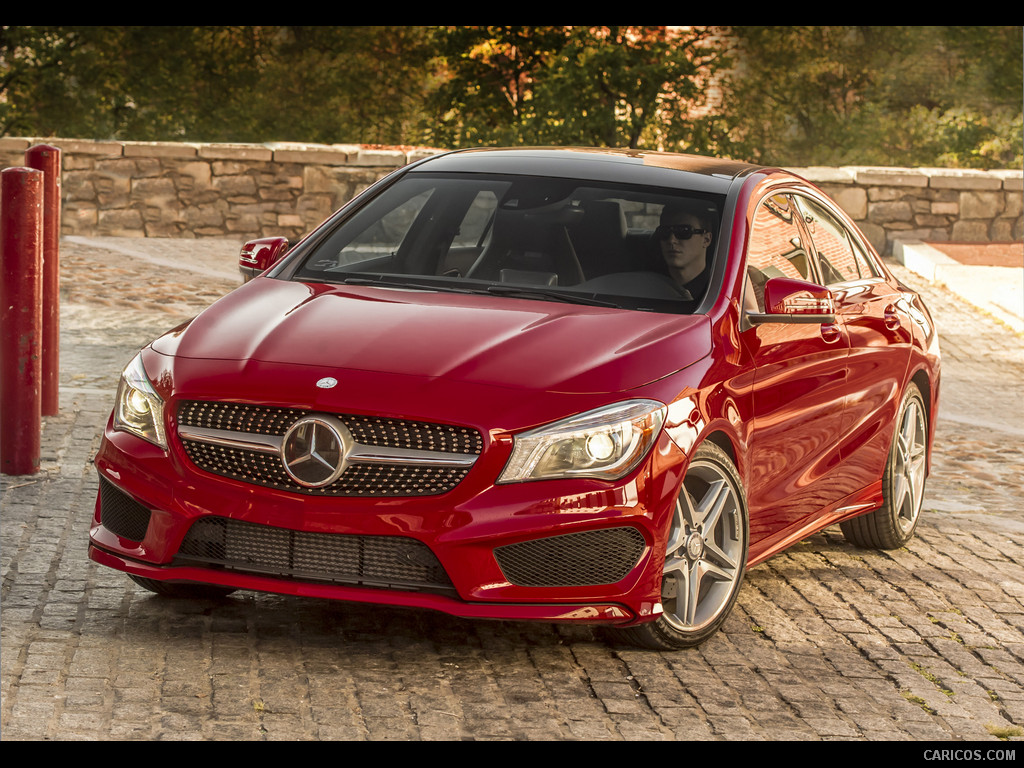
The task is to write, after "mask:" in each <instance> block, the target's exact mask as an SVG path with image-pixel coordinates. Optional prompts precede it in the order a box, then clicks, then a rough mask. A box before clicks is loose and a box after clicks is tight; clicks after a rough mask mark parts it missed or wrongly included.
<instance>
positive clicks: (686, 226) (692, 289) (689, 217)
mask: <svg viewBox="0 0 1024 768" xmlns="http://www.w3.org/2000/svg"><path fill="white" fill-rule="evenodd" d="M710 219H711V217H710V214H709V212H708V211H702V210H700V209H699V208H697V207H695V206H684V205H682V204H676V205H672V204H670V205H666V206H665V207H664V208H663V209H662V212H661V220H660V222H659V225H658V228H657V229H656V230H655V236H656V237H657V238H658V244H659V245H660V247H661V256H662V258H663V259H664V260H665V266H666V267H667V268H668V273H669V275H670V276H671V277H672V279H673V280H675V281H676V283H678V284H679V286H681V287H682V288H685V289H686V291H687V292H688V293H689V294H690V295H691V296H692V297H693V298H694V299H699V298H700V297H701V296H703V295H704V291H705V290H706V289H707V287H708V272H709V270H708V268H707V267H708V259H707V253H708V247H709V246H710V245H711V221H710Z"/></svg>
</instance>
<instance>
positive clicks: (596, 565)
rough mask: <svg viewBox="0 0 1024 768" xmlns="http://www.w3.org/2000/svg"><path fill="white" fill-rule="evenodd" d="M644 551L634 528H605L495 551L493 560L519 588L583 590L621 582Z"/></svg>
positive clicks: (510, 545)
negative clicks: (574, 588)
mask: <svg viewBox="0 0 1024 768" xmlns="http://www.w3.org/2000/svg"><path fill="white" fill-rule="evenodd" d="M645 547H646V545H645V544H644V537H643V534H641V533H640V531H638V530H637V529H636V528H608V529H605V530H600V531H583V532H581V533H567V534H564V535H562V536H550V537H548V538H544V539H534V540H532V541H523V542H520V543H518V544H509V545H507V546H504V547H497V548H496V549H495V550H494V557H495V559H496V560H497V561H498V566H499V567H500V568H501V570H502V573H504V574H505V578H507V579H508V580H509V581H510V582H511V583H513V584H515V585H517V586H520V587H585V586H592V585H597V584H614V583H615V582H617V581H620V580H621V579H623V578H625V577H626V575H627V574H628V573H629V572H630V571H631V570H633V568H634V567H635V566H636V564H637V563H638V562H639V560H640V557H641V555H643V553H644V549H645Z"/></svg>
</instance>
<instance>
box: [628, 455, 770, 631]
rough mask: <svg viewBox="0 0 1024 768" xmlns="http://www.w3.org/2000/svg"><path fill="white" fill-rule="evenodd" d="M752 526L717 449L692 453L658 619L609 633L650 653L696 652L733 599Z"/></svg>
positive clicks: (726, 462)
mask: <svg viewBox="0 0 1024 768" xmlns="http://www.w3.org/2000/svg"><path fill="white" fill-rule="evenodd" d="M749 537H750V526H749V522H748V520H747V509H746V498H745V496H744V493H743V486H742V484H741V483H740V479H739V473H738V472H737V471H736V468H735V467H734V466H733V463H732V461H730V459H729V457H728V456H727V455H726V454H725V452H724V451H723V450H722V449H720V448H719V447H718V446H716V445H714V444H711V443H706V444H704V445H702V446H701V447H700V448H698V449H697V451H696V453H695V454H694V456H693V459H692V460H691V461H690V466H689V468H688V469H687V470H686V477H685V478H684V479H683V487H682V488H681V489H680V492H679V498H678V499H677V501H676V505H675V510H674V512H673V515H672V522H671V524H670V528H669V534H668V543H667V546H666V552H665V566H664V572H663V576H662V586H661V601H662V611H663V612H662V614H661V615H660V616H659V617H658V618H657V619H656V620H654V621H651V622H648V623H646V624H640V625H637V626H635V627H628V628H626V629H619V630H614V631H613V633H614V634H615V635H616V636H618V637H621V638H622V639H623V640H626V641H627V642H630V643H633V644H635V645H640V646H642V647H645V648H652V649H655V650H678V649H680V648H688V647H691V646H694V645H698V644H700V643H702V642H704V641H705V640H707V639H708V638H709V637H711V635H713V634H714V633H715V632H717V631H718V628H719V627H720V626H721V625H722V623H723V622H724V621H725V619H726V617H728V615H729V612H730V611H731V610H732V607H733V605H734V604H735V602H736V596H737V595H738V594H739V589H740V583H741V582H742V580H743V573H744V571H745V569H746V564H747V549H748V546H749Z"/></svg>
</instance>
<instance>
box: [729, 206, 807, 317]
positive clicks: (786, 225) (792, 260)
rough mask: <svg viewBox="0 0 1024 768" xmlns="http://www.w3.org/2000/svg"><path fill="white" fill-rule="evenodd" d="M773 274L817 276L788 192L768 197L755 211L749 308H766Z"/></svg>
mask: <svg viewBox="0 0 1024 768" xmlns="http://www.w3.org/2000/svg"><path fill="white" fill-rule="evenodd" d="M773 277H790V278H794V279H796V280H812V279H813V277H812V271H811V267H810V262H809V258H808V255H807V249H806V248H805V246H804V242H803V238H802V237H801V235H800V227H799V225H798V224H797V220H796V218H795V216H794V210H793V204H792V200H791V199H790V198H789V196H788V195H773V196H772V197H768V198H766V199H765V200H763V201H762V202H761V204H760V205H759V206H758V207H757V211H756V212H755V213H754V220H753V222H752V223H751V229H750V240H749V243H748V246H747V287H746V293H745V295H744V302H745V303H746V305H747V308H748V309H749V310H751V311H757V312H764V284H765V283H766V282H767V281H768V280H769V279H770V278H773ZM755 304H756V306H757V309H756V310H754V305H755Z"/></svg>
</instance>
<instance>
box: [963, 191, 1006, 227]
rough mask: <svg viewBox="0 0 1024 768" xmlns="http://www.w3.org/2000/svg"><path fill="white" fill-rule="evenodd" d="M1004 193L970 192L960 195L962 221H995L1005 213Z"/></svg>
mask: <svg viewBox="0 0 1024 768" xmlns="http://www.w3.org/2000/svg"><path fill="white" fill-rule="evenodd" d="M1003 207H1004V203H1003V194H1002V192H977V191H968V192H963V193H961V194H960V219H961V220H963V219H993V218H995V217H997V216H999V215H1000V214H1001V213H1002V212H1003Z"/></svg>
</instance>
